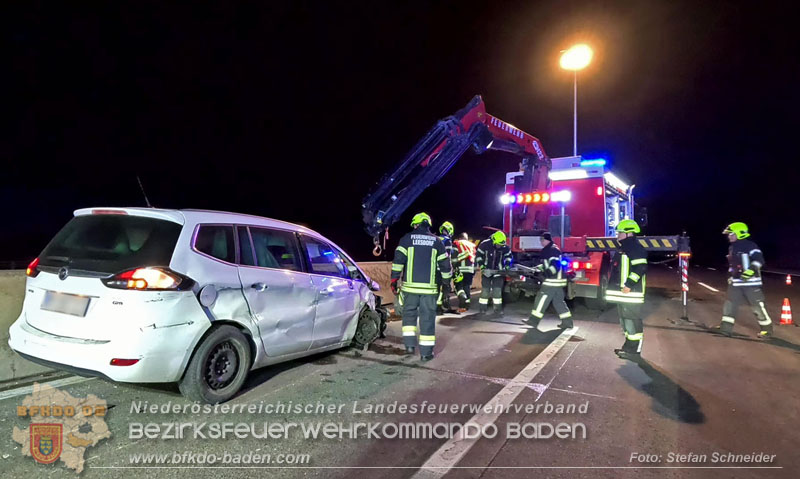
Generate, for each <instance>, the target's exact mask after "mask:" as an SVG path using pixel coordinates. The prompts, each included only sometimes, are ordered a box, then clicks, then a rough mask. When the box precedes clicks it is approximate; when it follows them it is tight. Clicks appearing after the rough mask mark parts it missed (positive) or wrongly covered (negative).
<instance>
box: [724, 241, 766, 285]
mask: <svg viewBox="0 0 800 479" xmlns="http://www.w3.org/2000/svg"><path fill="white" fill-rule="evenodd" d="M763 267H764V254H763V253H762V252H761V250H760V249H758V245H756V244H755V243H754V242H753V241H750V240H749V239H740V240H736V241H734V242H733V243H731V246H730V248H728V273H729V274H730V280H729V282H730V283H731V285H733V286H761V268H763ZM748 269H751V270H753V271H754V272H755V274H754V275H753V276H752V277H751V278H750V279H744V278H742V272H743V271H747V270H748Z"/></svg>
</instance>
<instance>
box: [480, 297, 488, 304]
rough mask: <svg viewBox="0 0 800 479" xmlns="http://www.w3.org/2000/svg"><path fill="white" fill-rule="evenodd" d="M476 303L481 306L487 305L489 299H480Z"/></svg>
mask: <svg viewBox="0 0 800 479" xmlns="http://www.w3.org/2000/svg"><path fill="white" fill-rule="evenodd" d="M478 302H479V303H481V304H489V298H481V299H479V300H478Z"/></svg>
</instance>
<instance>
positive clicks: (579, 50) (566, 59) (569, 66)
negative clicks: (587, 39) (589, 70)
mask: <svg viewBox="0 0 800 479" xmlns="http://www.w3.org/2000/svg"><path fill="white" fill-rule="evenodd" d="M591 61H592V49H591V48H589V45H586V44H584V43H580V44H578V45H575V46H574V47H572V48H570V49H569V50H567V51H565V52H564V54H563V55H561V62H560V63H561V68H563V69H564V70H575V71H577V70H583V69H584V68H586V67H587V66H588V65H589V62H591Z"/></svg>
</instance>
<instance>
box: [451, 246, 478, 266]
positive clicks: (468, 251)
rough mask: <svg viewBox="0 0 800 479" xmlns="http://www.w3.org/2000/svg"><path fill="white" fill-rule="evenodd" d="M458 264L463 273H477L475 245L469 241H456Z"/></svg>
mask: <svg viewBox="0 0 800 479" xmlns="http://www.w3.org/2000/svg"><path fill="white" fill-rule="evenodd" d="M453 243H454V244H455V247H456V253H457V255H456V264H457V265H458V269H459V271H461V272H462V273H474V272H475V244H473V243H472V241H467V240H455V241H454V242H453Z"/></svg>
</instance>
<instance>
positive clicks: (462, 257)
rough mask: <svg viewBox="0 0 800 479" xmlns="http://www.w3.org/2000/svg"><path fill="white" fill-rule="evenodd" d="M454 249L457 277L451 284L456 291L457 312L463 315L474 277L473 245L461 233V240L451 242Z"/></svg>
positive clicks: (468, 303)
mask: <svg viewBox="0 0 800 479" xmlns="http://www.w3.org/2000/svg"><path fill="white" fill-rule="evenodd" d="M453 244H454V245H455V247H456V264H457V266H458V275H457V276H456V277H455V279H454V280H453V282H455V283H456V289H457V290H458V312H459V313H465V312H467V310H469V306H470V296H471V294H470V288H471V287H472V278H473V276H474V275H475V244H474V243H473V242H472V241H470V240H469V235H468V234H467V233H461V238H460V239H457V240H455V241H454V242H453Z"/></svg>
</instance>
